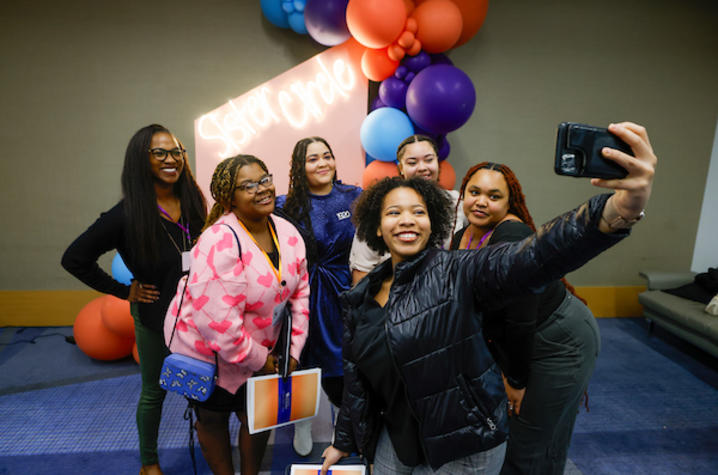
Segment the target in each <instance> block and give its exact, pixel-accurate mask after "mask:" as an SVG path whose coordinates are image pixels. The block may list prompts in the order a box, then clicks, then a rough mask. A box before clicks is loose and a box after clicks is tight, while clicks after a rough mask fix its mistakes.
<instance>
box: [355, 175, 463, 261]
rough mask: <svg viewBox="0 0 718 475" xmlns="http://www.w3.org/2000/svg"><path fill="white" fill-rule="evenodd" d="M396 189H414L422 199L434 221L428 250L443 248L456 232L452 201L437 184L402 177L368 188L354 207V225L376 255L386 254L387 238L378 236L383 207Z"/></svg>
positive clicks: (387, 179) (382, 181) (383, 181)
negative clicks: (454, 229) (450, 235)
mask: <svg viewBox="0 0 718 475" xmlns="http://www.w3.org/2000/svg"><path fill="white" fill-rule="evenodd" d="M396 188H411V189H412V190H414V191H416V192H417V193H418V194H419V196H421V197H422V199H423V200H424V203H425V204H426V210H427V212H428V213H429V220H430V221H431V235H430V236H429V242H428V243H427V244H426V247H439V246H441V243H442V242H444V241H445V240H446V238H447V237H449V234H450V233H451V230H452V218H451V204H452V203H451V200H450V199H449V198H448V196H447V194H446V192H444V191H443V190H442V189H441V188H439V186H438V185H436V184H435V183H432V182H429V181H427V180H425V179H424V178H419V177H413V178H409V179H406V178H401V177H398V176H395V177H391V178H384V179H383V180H381V181H379V182H377V183H376V184H375V185H373V186H371V187H369V188H367V189H366V190H364V191H363V192H362V194H361V195H359V198H358V199H357V201H356V203H355V205H354V216H353V217H352V219H353V220H354V224H355V225H356V227H357V236H358V237H359V239H361V240H362V241H364V242H366V243H367V245H368V246H369V247H370V248H371V249H373V250H374V251H376V252H379V253H382V254H383V253H385V252H387V251H388V250H389V249H388V248H387V247H386V243H385V242H384V238H382V237H380V236H377V230H378V229H379V226H380V224H381V214H382V206H383V204H384V198H385V197H386V195H388V194H389V192H390V191H392V190H394V189H396Z"/></svg>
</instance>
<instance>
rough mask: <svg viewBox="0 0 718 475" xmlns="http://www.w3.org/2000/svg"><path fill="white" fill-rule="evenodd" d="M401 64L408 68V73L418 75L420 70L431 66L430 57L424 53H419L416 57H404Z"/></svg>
mask: <svg viewBox="0 0 718 475" xmlns="http://www.w3.org/2000/svg"><path fill="white" fill-rule="evenodd" d="M401 64H403V65H404V66H406V67H407V68H409V71H414V72H415V73H418V72H419V71H421V70H422V69H424V68H426V67H428V66H430V65H431V57H430V56H429V55H428V54H426V53H425V52H424V51H419V54H417V55H416V56H408V55H407V56H405V57H404V60H403V61H402V62H401Z"/></svg>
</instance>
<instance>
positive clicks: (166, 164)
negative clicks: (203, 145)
mask: <svg viewBox="0 0 718 475" xmlns="http://www.w3.org/2000/svg"><path fill="white" fill-rule="evenodd" d="M181 148H182V147H181V146H180V144H179V142H178V141H177V139H176V138H175V137H174V136H172V135H171V134H168V133H167V132H157V133H156V134H154V135H153V136H152V142H150V150H155V152H158V150H157V149H162V150H168V151H169V150H179V149H181ZM148 155H149V160H150V169H151V170H152V176H153V178H154V180H155V183H157V184H158V185H167V186H168V185H174V184H175V183H177V180H179V178H180V176H181V175H182V170H184V165H185V159H184V154H182V157H181V158H175V157H173V156H172V154H171V153H167V155H166V156H165V157H164V160H162V159H160V158H158V156H159V155H161V152H160V153H153V152H148Z"/></svg>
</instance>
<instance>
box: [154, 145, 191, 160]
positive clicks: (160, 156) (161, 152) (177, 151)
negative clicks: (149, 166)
mask: <svg viewBox="0 0 718 475" xmlns="http://www.w3.org/2000/svg"><path fill="white" fill-rule="evenodd" d="M149 152H150V155H152V158H154V159H155V160H158V161H160V162H164V161H165V160H167V155H168V154H169V155H172V158H174V159H175V160H180V159H182V158H184V153H185V150H184V149H182V148H173V149H172V150H165V149H164V148H151V149H149Z"/></svg>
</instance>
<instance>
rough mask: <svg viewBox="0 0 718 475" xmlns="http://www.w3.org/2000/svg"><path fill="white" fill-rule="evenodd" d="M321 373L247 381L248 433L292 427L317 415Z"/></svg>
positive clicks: (303, 372)
mask: <svg viewBox="0 0 718 475" xmlns="http://www.w3.org/2000/svg"><path fill="white" fill-rule="evenodd" d="M321 379H322V370H321V369H319V368H312V369H306V370H302V371H295V372H293V373H292V374H291V375H289V376H288V377H287V378H282V377H281V376H280V375H278V374H271V375H267V376H255V377H253V378H249V379H248V380H247V422H248V426H249V433H250V434H256V433H257V432H261V431H265V430H269V429H273V428H275V427H281V426H284V425H287V424H293V423H295V422H297V421H301V420H303V419H309V418H312V417H314V416H316V415H317V412H318V411H319V396H320V394H321V393H320V384H321Z"/></svg>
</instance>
